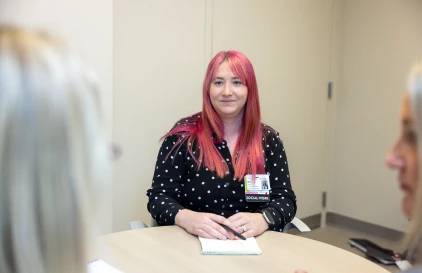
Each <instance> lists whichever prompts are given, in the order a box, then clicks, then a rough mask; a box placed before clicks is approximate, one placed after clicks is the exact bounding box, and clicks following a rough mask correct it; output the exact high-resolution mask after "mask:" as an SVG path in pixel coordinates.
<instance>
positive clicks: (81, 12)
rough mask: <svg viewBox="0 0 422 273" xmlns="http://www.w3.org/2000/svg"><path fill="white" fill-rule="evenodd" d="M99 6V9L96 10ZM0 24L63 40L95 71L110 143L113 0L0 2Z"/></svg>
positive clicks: (105, 217) (107, 224)
mask: <svg viewBox="0 0 422 273" xmlns="http://www.w3.org/2000/svg"><path fill="white" fill-rule="evenodd" d="M99 7H101V8H99ZM0 23H9V24H14V25H20V26H25V27H29V28H36V29H43V30H47V31H49V32H50V33H53V34H55V35H57V36H58V37H60V38H61V39H63V40H64V41H65V42H66V43H67V44H69V46H70V47H71V48H72V50H74V51H75V52H76V53H78V54H79V55H80V56H81V57H82V58H83V59H84V61H85V62H86V63H87V65H88V66H90V67H92V68H93V70H95V72H96V74H97V77H98V82H99V85H100V90H101V98H102V101H103V108H104V114H105V126H106V129H107V132H108V136H109V138H110V141H111V137H112V116H113V92H112V91H113V57H112V56H113V32H112V29H113V0H90V1H85V0H72V1H67V0H31V1H24V0H3V1H1V0H0ZM105 189H106V190H107V192H106V193H105V196H104V199H103V204H101V207H102V208H103V209H102V210H101V213H102V215H101V216H100V219H101V223H100V228H101V231H102V232H103V233H107V232H110V231H111V217H110V216H111V214H110V211H111V206H112V204H111V202H110V200H111V198H110V193H109V187H105Z"/></svg>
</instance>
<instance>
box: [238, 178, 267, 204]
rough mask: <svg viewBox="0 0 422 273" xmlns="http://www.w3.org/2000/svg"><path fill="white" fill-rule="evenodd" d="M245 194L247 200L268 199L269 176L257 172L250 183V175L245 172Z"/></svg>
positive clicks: (261, 200)
mask: <svg viewBox="0 0 422 273" xmlns="http://www.w3.org/2000/svg"><path fill="white" fill-rule="evenodd" d="M244 183H245V196H246V201H248V202H269V201H270V177H269V175H268V174H257V175H256V176H255V183H252V175H251V174H247V175H245V178H244Z"/></svg>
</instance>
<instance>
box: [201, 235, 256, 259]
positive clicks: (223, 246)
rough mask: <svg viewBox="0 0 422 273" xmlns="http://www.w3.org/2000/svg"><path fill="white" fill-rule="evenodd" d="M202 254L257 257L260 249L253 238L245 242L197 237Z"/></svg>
mask: <svg viewBox="0 0 422 273" xmlns="http://www.w3.org/2000/svg"><path fill="white" fill-rule="evenodd" d="M198 238H199V241H200V242H201V247H202V251H201V252H202V254H206V255H259V254H261V249H260V248H259V246H258V243H257V242H256V240H255V238H254V237H251V238H248V239H246V240H218V239H207V238H203V237H198Z"/></svg>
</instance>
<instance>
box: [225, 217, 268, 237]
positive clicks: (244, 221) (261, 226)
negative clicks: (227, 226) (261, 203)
mask: <svg viewBox="0 0 422 273" xmlns="http://www.w3.org/2000/svg"><path fill="white" fill-rule="evenodd" d="M228 220H229V221H230V222H231V223H232V226H234V227H236V229H235V230H236V231H237V232H239V233H241V234H242V235H243V236H245V237H246V238H249V237H253V236H258V235H261V234H262V233H264V231H266V230H267V229H268V223H267V221H265V219H264V216H263V215H262V214H261V213H250V212H239V213H236V214H235V215H232V216H231V217H229V218H228Z"/></svg>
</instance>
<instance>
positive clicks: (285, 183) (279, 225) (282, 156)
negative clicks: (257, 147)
mask: <svg viewBox="0 0 422 273" xmlns="http://www.w3.org/2000/svg"><path fill="white" fill-rule="evenodd" d="M265 150H266V156H267V159H268V162H269V173H270V187H271V189H270V198H271V201H270V202H268V203H266V204H265V205H263V209H264V208H265V209H266V210H268V211H270V212H271V213H272V215H273V218H274V221H275V225H274V226H273V227H272V229H273V230H277V231H282V229H283V228H284V226H285V225H286V224H287V223H289V222H290V221H291V220H292V219H293V218H294V217H295V215H296V210H297V207H296V196H295V193H294V192H293V189H292V185H291V183H290V173H289V166H288V163H287V156H286V152H285V150H284V146H283V143H282V141H281V140H280V137H279V134H278V132H277V133H272V132H271V134H268V135H267V141H266V147H265Z"/></svg>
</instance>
